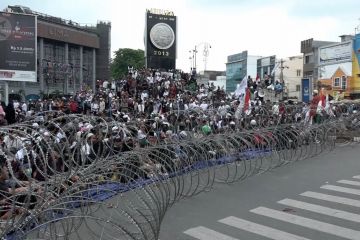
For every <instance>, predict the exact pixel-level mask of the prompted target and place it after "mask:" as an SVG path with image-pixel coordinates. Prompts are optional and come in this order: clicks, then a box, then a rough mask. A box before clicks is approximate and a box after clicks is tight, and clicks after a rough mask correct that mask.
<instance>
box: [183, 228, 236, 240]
mask: <svg viewBox="0 0 360 240" xmlns="http://www.w3.org/2000/svg"><path fill="white" fill-rule="evenodd" d="M184 233H185V234H187V235H189V236H191V237H193V238H196V239H200V240H239V239H237V238H233V237H230V236H228V235H225V234H222V233H219V232H217V231H214V230H212V229H209V228H206V227H203V226H199V227H195V228H190V229H188V230H186V231H185V232H184Z"/></svg>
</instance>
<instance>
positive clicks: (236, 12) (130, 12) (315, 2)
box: [0, 0, 360, 70]
mask: <svg viewBox="0 0 360 240" xmlns="http://www.w3.org/2000/svg"><path fill="white" fill-rule="evenodd" d="M7 5H24V6H28V7H30V8H31V9H32V10H35V11H38V12H43V13H46V14H49V15H53V16H57V17H62V18H65V19H71V20H73V21H76V22H78V23H81V24H95V23H96V22H97V20H107V21H111V22H112V43H111V44H112V46H111V50H112V51H115V50H117V49H118V48H136V49H144V40H143V39H144V38H143V34H144V25H145V10H146V9H148V8H159V9H166V10H172V11H174V12H175V14H176V15H177V16H178V39H177V40H178V41H177V44H178V59H177V67H178V68H181V69H184V70H188V69H189V68H190V60H189V57H190V54H189V50H191V49H194V46H195V45H197V44H198V43H202V42H207V43H209V44H210V45H211V47H212V48H211V49H210V51H209V57H208V64H207V70H225V62H226V57H227V56H228V55H230V54H235V53H239V52H241V51H243V50H248V51H249V54H251V55H259V56H269V55H277V57H278V58H280V57H288V56H294V55H298V54H300V41H301V40H305V39H308V38H314V39H317V40H329V41H338V40H339V38H338V36H339V35H342V34H353V33H354V31H355V30H354V29H355V27H356V26H358V25H359V24H360V21H359V18H360V13H359V9H360V1H359V0H128V1H126V0H124V1H122V0H101V1H99V0H58V1H54V0H2V1H1V3H0V8H1V9H4V8H5V7H6V6H7ZM199 48H200V52H199V53H198V62H197V65H198V69H200V70H202V69H203V68H204V64H203V60H202V58H201V57H202V47H201V45H200V47H199Z"/></svg>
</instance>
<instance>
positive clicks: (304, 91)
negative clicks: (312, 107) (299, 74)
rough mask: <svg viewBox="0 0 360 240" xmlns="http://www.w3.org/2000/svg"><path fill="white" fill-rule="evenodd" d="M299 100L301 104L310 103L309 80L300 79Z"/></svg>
mask: <svg viewBox="0 0 360 240" xmlns="http://www.w3.org/2000/svg"><path fill="white" fill-rule="evenodd" d="M301 99H302V101H303V102H306V103H308V102H310V79H309V78H303V79H301Z"/></svg>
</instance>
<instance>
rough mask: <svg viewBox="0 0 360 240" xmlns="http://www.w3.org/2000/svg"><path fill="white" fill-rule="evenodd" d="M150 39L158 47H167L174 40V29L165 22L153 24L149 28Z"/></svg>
mask: <svg viewBox="0 0 360 240" xmlns="http://www.w3.org/2000/svg"><path fill="white" fill-rule="evenodd" d="M150 41H151V43H152V44H154V46H155V47H157V48H159V49H168V48H170V47H171V46H172V45H173V44H174V41H175V33H174V30H173V29H172V28H171V27H170V26H169V25H168V24H166V23H158V24H155V25H154V26H153V27H152V28H151V30H150Z"/></svg>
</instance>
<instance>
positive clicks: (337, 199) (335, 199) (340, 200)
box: [300, 191, 360, 207]
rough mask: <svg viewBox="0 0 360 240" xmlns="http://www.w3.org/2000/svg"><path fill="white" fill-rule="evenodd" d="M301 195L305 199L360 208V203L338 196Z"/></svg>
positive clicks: (315, 193) (310, 193)
mask: <svg viewBox="0 0 360 240" xmlns="http://www.w3.org/2000/svg"><path fill="white" fill-rule="evenodd" d="M300 195H301V196H304V197H310V198H315V199H319V200H324V201H328V202H334V203H341V204H344V205H349V206H353V207H360V201H359V200H355V199H351V198H344V197H338V196H334V195H329V194H323V193H317V192H311V191H308V192H304V193H301V194H300Z"/></svg>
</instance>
